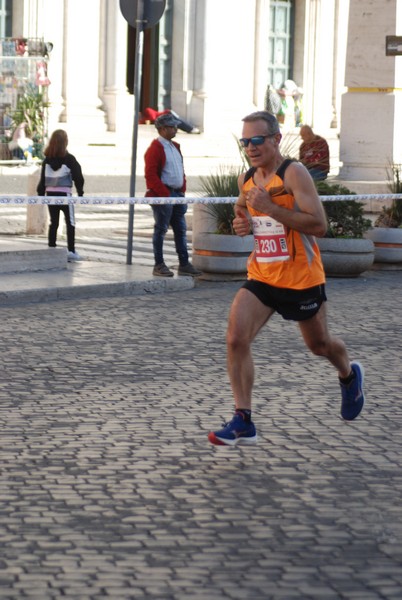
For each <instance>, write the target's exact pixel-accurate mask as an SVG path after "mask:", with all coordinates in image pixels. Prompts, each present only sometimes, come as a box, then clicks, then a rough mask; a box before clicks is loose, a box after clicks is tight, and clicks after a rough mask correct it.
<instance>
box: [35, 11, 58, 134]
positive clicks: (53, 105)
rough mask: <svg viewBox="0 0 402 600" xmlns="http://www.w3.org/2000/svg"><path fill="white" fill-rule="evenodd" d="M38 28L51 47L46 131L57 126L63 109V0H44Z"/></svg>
mask: <svg viewBox="0 0 402 600" xmlns="http://www.w3.org/2000/svg"><path fill="white" fill-rule="evenodd" d="M38 20H39V22H40V23H39V26H38V30H39V31H41V32H43V38H44V41H45V42H51V43H52V44H53V49H52V51H51V52H50V54H49V61H48V77H49V79H50V85H49V88H48V101H49V104H50V107H49V110H48V117H49V121H48V133H49V135H50V134H51V133H52V131H54V129H56V128H57V126H58V123H59V121H60V115H61V113H62V111H63V110H64V101H63V95H62V89H63V76H62V73H63V55H64V39H63V30H64V0H44V9H43V11H42V12H40V13H38Z"/></svg>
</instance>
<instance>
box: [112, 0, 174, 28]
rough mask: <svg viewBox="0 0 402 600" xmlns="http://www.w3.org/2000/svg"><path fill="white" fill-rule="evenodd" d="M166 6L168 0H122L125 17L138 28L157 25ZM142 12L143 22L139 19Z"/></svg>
mask: <svg viewBox="0 0 402 600" xmlns="http://www.w3.org/2000/svg"><path fill="white" fill-rule="evenodd" d="M165 6H166V0H120V10H121V13H122V15H123V17H124V18H125V19H126V21H127V23H128V24H129V25H131V27H135V28H136V29H149V28H150V27H153V26H154V25H156V23H157V22H158V21H159V19H160V18H161V16H162V15H163V11H164V10H165ZM140 12H143V14H142V18H141V22H139V21H138V18H139V14H140ZM140 25H142V27H140Z"/></svg>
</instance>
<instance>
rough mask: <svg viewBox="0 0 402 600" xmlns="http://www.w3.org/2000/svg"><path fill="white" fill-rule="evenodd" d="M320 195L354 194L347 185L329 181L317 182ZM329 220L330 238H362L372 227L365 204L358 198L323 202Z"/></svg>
mask: <svg viewBox="0 0 402 600" xmlns="http://www.w3.org/2000/svg"><path fill="white" fill-rule="evenodd" d="M315 185H316V188H317V192H318V195H319V196H349V195H354V192H351V191H350V190H349V189H348V188H347V187H345V186H342V185H339V184H334V183H327V182H325V181H317V182H315ZM323 206H324V210H325V213H326V215H327V220H328V230H327V233H326V235H325V237H328V238H362V237H363V235H364V234H365V233H366V231H368V230H369V229H370V228H371V226H372V225H371V221H370V219H366V218H365V217H364V204H363V202H358V201H357V200H339V201H338V200H333V201H330V202H323Z"/></svg>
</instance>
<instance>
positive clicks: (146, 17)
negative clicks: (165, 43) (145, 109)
mask: <svg viewBox="0 0 402 600" xmlns="http://www.w3.org/2000/svg"><path fill="white" fill-rule="evenodd" d="M165 5H166V0H120V10H121V13H122V15H123V17H124V18H125V19H126V21H127V23H128V24H129V25H131V27H134V28H135V29H136V33H137V35H136V44H135V61H134V65H135V66H134V122H133V147H132V154H131V177H130V198H134V197H135V184H136V168H137V140H138V117H139V112H140V96H141V76H142V55H143V48H144V29H148V28H150V27H153V26H154V25H156V23H158V21H159V19H160V18H161V16H162V15H163V11H164V10H165ZM133 235H134V205H133V204H132V205H130V207H129V214H128V234H127V259H126V263H127V264H128V265H131V264H132V257H133Z"/></svg>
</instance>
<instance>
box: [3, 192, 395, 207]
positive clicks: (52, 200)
mask: <svg viewBox="0 0 402 600" xmlns="http://www.w3.org/2000/svg"><path fill="white" fill-rule="evenodd" d="M236 200H237V197H232V196H229V197H225V198H200V197H193V198H191V197H189V198H184V197H183V198H181V197H179V198H127V197H118V196H113V197H110V198H109V197H105V196H102V197H99V196H85V197H84V196H82V197H72V196H45V197H44V196H0V205H2V204H3V205H7V206H12V205H14V206H18V205H28V206H47V205H49V204H51V205H63V204H72V205H74V206H101V205H103V206H107V205H124V204H129V205H130V204H234V203H235V202H236ZM320 200H322V201H323V202H334V201H337V200H357V201H358V202H363V201H365V200H380V201H392V200H402V194H360V195H359V194H356V195H349V196H320Z"/></svg>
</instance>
